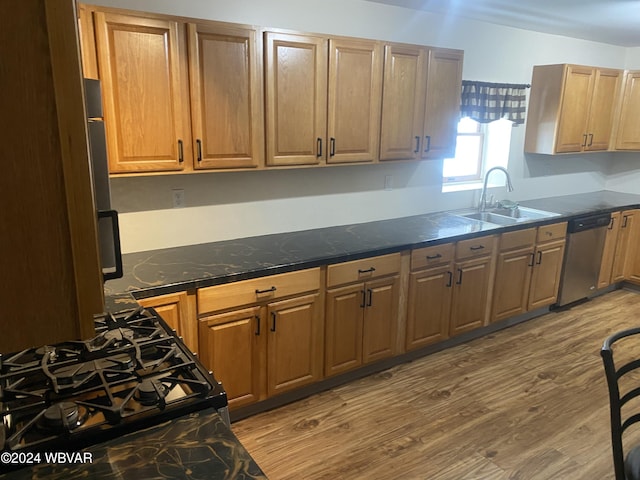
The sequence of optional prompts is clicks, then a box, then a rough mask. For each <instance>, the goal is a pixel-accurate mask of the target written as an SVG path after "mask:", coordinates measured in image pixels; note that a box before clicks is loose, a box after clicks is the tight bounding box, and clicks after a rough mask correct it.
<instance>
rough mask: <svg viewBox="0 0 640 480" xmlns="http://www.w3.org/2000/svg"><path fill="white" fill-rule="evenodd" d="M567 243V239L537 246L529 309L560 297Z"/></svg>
mask: <svg viewBox="0 0 640 480" xmlns="http://www.w3.org/2000/svg"><path fill="white" fill-rule="evenodd" d="M565 243H566V242H565V240H558V241H554V242H548V243H545V244H543V245H538V246H537V247H536V256H535V263H534V266H533V273H532V275H531V290H530V292H529V304H528V309H529V310H533V309H535V308H539V307H543V306H546V305H551V304H552V303H555V301H556V300H557V299H558V288H559V286H560V274H561V273H562V260H563V258H564V247H565Z"/></svg>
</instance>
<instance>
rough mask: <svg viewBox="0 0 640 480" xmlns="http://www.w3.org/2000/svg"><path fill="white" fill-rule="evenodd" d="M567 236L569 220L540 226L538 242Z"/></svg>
mask: <svg viewBox="0 0 640 480" xmlns="http://www.w3.org/2000/svg"><path fill="white" fill-rule="evenodd" d="M566 236H567V222H560V223H553V224H551V225H542V226H540V227H538V235H537V236H536V243H544V242H549V241H552V240H562V239H565V238H566Z"/></svg>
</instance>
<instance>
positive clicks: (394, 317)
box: [362, 275, 400, 363]
mask: <svg viewBox="0 0 640 480" xmlns="http://www.w3.org/2000/svg"><path fill="white" fill-rule="evenodd" d="M399 284H400V277H399V276H397V275H396V276H393V277H389V278H381V279H377V280H371V281H369V282H367V283H366V285H365V287H366V298H367V301H366V308H365V310H364V326H363V328H362V362H363V363H370V362H375V361H377V360H381V359H383V358H387V357H391V356H393V355H394V353H395V342H396V331H397V325H398V302H399V293H400V286H399Z"/></svg>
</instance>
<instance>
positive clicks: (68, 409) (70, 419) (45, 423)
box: [38, 402, 88, 432]
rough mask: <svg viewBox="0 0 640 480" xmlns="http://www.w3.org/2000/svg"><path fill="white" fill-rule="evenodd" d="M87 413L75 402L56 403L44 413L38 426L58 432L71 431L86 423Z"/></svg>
mask: <svg viewBox="0 0 640 480" xmlns="http://www.w3.org/2000/svg"><path fill="white" fill-rule="evenodd" d="M87 413H88V411H87V409H86V408H85V407H82V406H80V405H78V404H77V403H75V402H60V403H55V404H53V405H51V406H50V407H49V408H47V409H46V410H45V411H44V413H43V414H42V417H41V419H40V420H41V421H40V422H39V424H38V426H39V427H40V428H42V429H44V430H53V431H56V432H63V431H65V430H69V431H70V430H73V429H75V428H77V427H79V426H80V425H82V424H83V423H84V421H85V420H86V417H87Z"/></svg>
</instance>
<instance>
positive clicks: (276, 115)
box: [265, 32, 328, 166]
mask: <svg viewBox="0 0 640 480" xmlns="http://www.w3.org/2000/svg"><path fill="white" fill-rule="evenodd" d="M327 55H328V50H327V39H325V38H322V37H315V36H309V35H293V34H285V33H275V32H266V33H265V71H266V78H265V85H266V132H267V142H266V143H267V161H266V163H267V165H268V166H286V165H317V164H320V163H324V160H323V158H324V155H325V153H326V149H327V145H326V141H325V138H326V131H327V65H328V60H327Z"/></svg>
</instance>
